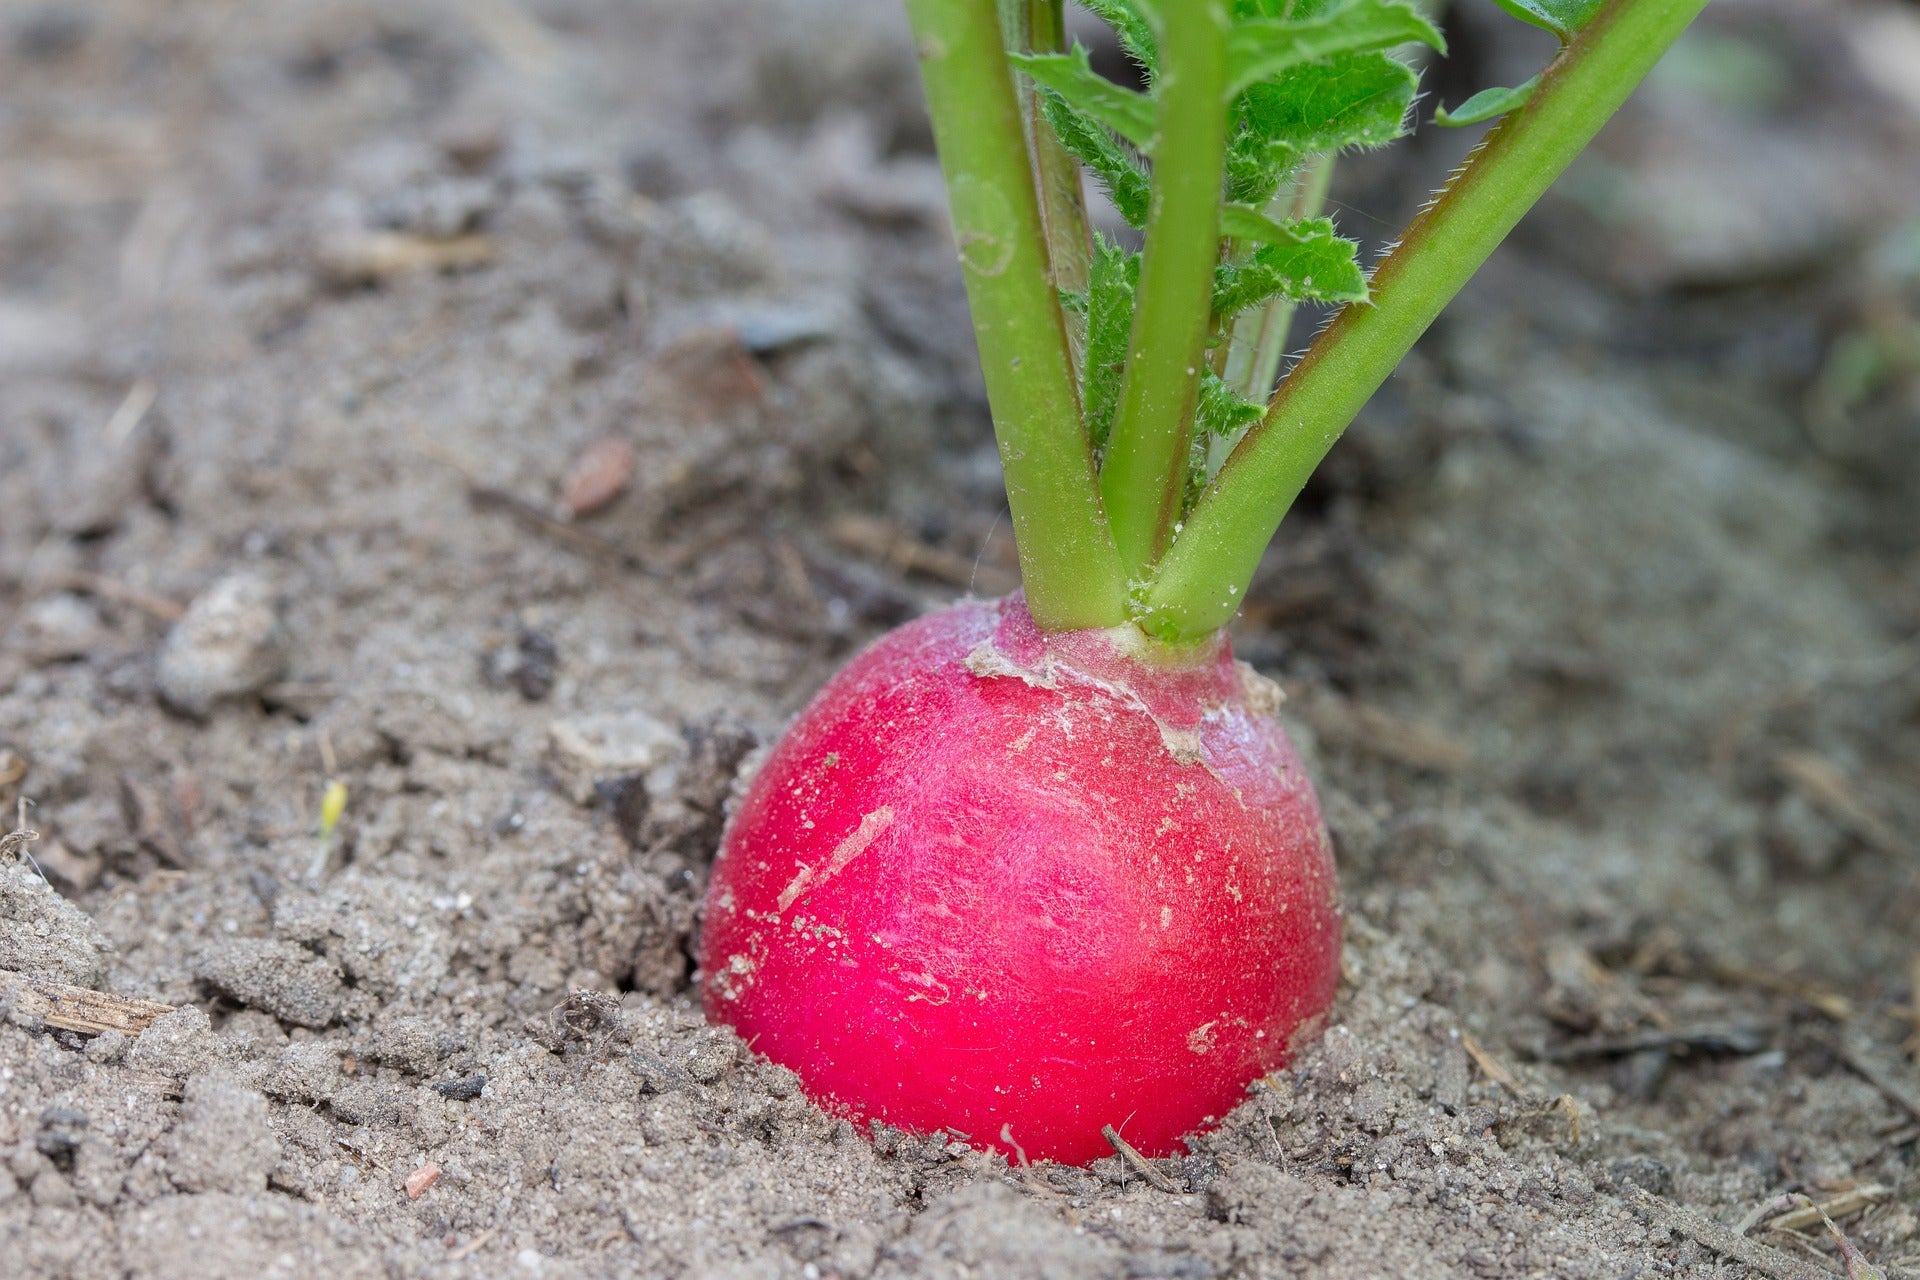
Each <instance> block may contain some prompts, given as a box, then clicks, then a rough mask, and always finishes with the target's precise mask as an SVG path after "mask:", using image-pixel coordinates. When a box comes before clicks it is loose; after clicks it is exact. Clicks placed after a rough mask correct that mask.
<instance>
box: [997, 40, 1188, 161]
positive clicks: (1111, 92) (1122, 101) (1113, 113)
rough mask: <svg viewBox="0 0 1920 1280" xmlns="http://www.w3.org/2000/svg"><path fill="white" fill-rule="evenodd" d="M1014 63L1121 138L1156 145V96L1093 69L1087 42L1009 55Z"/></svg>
mask: <svg viewBox="0 0 1920 1280" xmlns="http://www.w3.org/2000/svg"><path fill="white" fill-rule="evenodd" d="M1009 57H1010V58H1011V59H1012V61H1013V64H1014V65H1015V66H1017V67H1019V68H1020V69H1021V70H1022V71H1024V72H1026V73H1027V74H1028V75H1030V76H1032V77H1033V78H1034V79H1035V80H1037V81H1039V82H1040V83H1041V84H1043V85H1045V86H1046V87H1047V88H1049V89H1051V90H1053V91H1054V92H1055V93H1057V94H1059V95H1060V96H1061V97H1062V98H1065V99H1066V100H1067V105H1069V106H1071V107H1072V108H1073V109H1074V110H1075V111H1078V112H1079V113H1080V114H1081V115H1083V116H1086V117H1087V118H1089V119H1091V120H1097V121H1099V122H1100V123H1101V124H1103V125H1105V126H1106V127H1107V128H1109V129H1111V130H1113V131H1114V132H1115V133H1117V134H1119V135H1120V136H1121V137H1123V138H1125V139H1126V140H1127V141H1128V142H1131V143H1132V144H1133V145H1134V146H1136V147H1139V148H1140V149H1141V150H1142V151H1146V150H1148V149H1149V148H1150V147H1151V146H1152V144H1153V134H1154V127H1155V123H1156V121H1155V116H1156V112H1155V111H1154V107H1153V99H1151V98H1149V97H1147V95H1146V94H1144V93H1136V92H1135V91H1134V90H1132V89H1126V88H1122V87H1121V86H1119V85H1117V84H1115V83H1114V82H1113V81H1111V80H1108V79H1106V78H1105V77H1104V76H1102V75H1101V74H1100V73H1099V72H1097V71H1095V70H1094V69H1093V64H1092V63H1091V62H1089V61H1088V60H1087V49H1086V46H1085V45H1078V44H1076V45H1075V46H1073V48H1072V49H1071V50H1069V51H1068V52H1066V53H1016V54H1010V55H1009Z"/></svg>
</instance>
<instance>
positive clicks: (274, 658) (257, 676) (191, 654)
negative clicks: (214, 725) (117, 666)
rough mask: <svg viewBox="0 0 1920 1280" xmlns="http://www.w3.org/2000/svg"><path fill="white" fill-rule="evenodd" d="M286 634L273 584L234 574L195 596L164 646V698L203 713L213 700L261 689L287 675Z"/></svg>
mask: <svg viewBox="0 0 1920 1280" xmlns="http://www.w3.org/2000/svg"><path fill="white" fill-rule="evenodd" d="M286 669H287V633H286V629H285V628H284V627H283V626H282V625H281V621H280V612H279V607H278V603H277V601H276V600H275V598H274V592H273V588H272V587H271V586H270V585H269V584H268V583H267V582H266V581H265V580H264V579H263V578H260V577H259V576H257V575H255V574H251V573H244V572H242V573H233V574H229V575H228V576H226V577H224V578H222V579H220V580H219V581H218V582H216V583H214V584H213V585H212V586H210V587H208V588H207V589H206V590H205V591H202V592H201V593H200V594H199V595H197V596H195V597H194V600H193V603H192V604H191V605H189V606H187V612H186V616H184V617H183V618H181V619H180V621H178V622H176V623H174V624H173V629H172V630H170V631H169V632H167V638H166V641H165V642H164V643H163V644H162V646H161V649H160V663H159V668H158V670H157V672H156V678H157V680H158V682H159V687H160V697H161V699H162V700H163V701H164V702H165V703H166V704H167V705H168V706H169V707H171V708H173V709H174V710H175V711H178V712H179V713H180V714H182V715H187V716H193V717H196V718H198V717H203V716H205V715H207V714H208V712H210V711H212V709H213V707H214V704H216V703H218V702H220V701H222V700H224V699H228V698H238V697H243V696H245V695H247V694H249V693H254V692H257V691H258V690H259V689H261V688H263V687H264V686H266V685H267V684H270V683H271V682H272V681H274V680H276V679H278V678H279V677H280V676H281V675H283V674H285V672H286Z"/></svg>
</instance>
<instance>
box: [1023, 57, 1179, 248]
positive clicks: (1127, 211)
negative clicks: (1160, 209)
mask: <svg viewBox="0 0 1920 1280" xmlns="http://www.w3.org/2000/svg"><path fill="white" fill-rule="evenodd" d="M1041 110H1042V111H1044V112H1045V113H1046V117H1047V123H1048V124H1050V125H1052V126H1053V133H1054V136H1055V137H1057V138H1059V139H1060V145H1061V146H1063V147H1065V148H1066V149H1067V152H1068V154H1069V155H1071V156H1073V158H1074V159H1076V160H1078V161H1079V162H1080V163H1081V164H1084V165H1085V166H1087V168H1088V169H1090V170H1092V171H1093V175H1094V177H1096V178H1098V179H1099V180H1100V185H1102V186H1104V187H1105V188H1106V189H1107V195H1108V196H1110V197H1111V198H1112V200H1113V207H1114V208H1115V209H1117V210H1118V211H1119V213H1120V216H1121V217H1122V218H1125V219H1126V220H1127V224H1128V225H1129V226H1134V227H1144V226H1146V225H1147V206H1148V203H1149V201H1150V200H1151V198H1152V184H1151V183H1149V182H1148V180H1147V175H1146V174H1145V173H1144V172H1142V171H1141V168H1140V166H1139V165H1138V164H1136V163H1135V162H1134V159H1133V157H1132V156H1130V155H1128V154H1127V153H1126V151H1125V149H1124V148H1122V147H1121V146H1120V144H1119V143H1117V142H1115V141H1114V140H1113V135H1112V134H1110V133H1108V132H1107V131H1106V130H1105V129H1103V128H1102V127H1101V126H1099V125H1097V124H1095V123H1094V122H1093V121H1091V120H1089V119H1087V118H1086V117H1085V116H1083V115H1081V114H1079V113H1078V112H1077V111H1075V110H1074V109H1073V108H1072V107H1071V106H1068V105H1067V100H1066V99H1065V98H1062V97H1061V96H1060V95H1059V94H1057V93H1055V92H1054V91H1053V90H1051V89H1047V90H1045V91H1044V93H1043V97H1042V100H1041Z"/></svg>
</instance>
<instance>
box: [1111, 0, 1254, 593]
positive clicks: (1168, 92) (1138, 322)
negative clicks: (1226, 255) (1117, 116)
mask: <svg viewBox="0 0 1920 1280" xmlns="http://www.w3.org/2000/svg"><path fill="white" fill-rule="evenodd" d="M1227 73H1228V60H1227V7H1226V3H1225V0H1184V2H1183V3H1182V4H1180V5H1179V6H1178V7H1177V8H1176V9H1175V10H1174V11H1173V12H1172V13H1170V14H1169V15H1168V18H1167V22H1166V29H1165V31H1164V32H1163V33H1162V35H1161V47H1160V67H1159V74H1158V76H1157V77H1156V80H1155V84H1154V89H1155V95H1154V96H1155V97H1156V98H1157V99H1158V100H1159V104H1160V111H1159V118H1158V121H1157V125H1158V128H1157V132H1156V135H1155V138H1156V140H1157V143H1158V145H1156V146H1155V147H1153V148H1150V151H1151V153H1152V154H1153V156H1154V183H1153V202H1152V205H1151V207H1150V209H1149V211H1148V214H1147V240H1146V250H1145V256H1144V259H1143V261H1142V264H1141V268H1140V286H1139V289H1138V290H1137V292H1136V294H1135V305H1134V314H1133V332H1132V336H1131V337H1130V338H1129V340H1128V345H1127V362H1126V371H1125V373H1124V374H1123V375H1122V377H1121V382H1120V404H1119V409H1118V411H1117V413H1116V414H1115V416H1114V424H1113V431H1112V434H1111V435H1110V437H1109V438H1108V441H1107V450H1106V457H1105V461H1104V462H1103V463H1102V465H1101V469H1100V492H1101V496H1102V497H1103V498H1104V499H1105V501H1106V504H1107V515H1108V517H1109V519H1111V521H1112V522H1113V539H1114V543H1115V544H1116V545H1117V546H1118V547H1119V549H1120V558H1121V563H1122V564H1123V565H1125V567H1126V569H1127V571H1128V572H1129V573H1130V574H1132V575H1133V576H1134V577H1136V578H1144V577H1145V576H1146V573H1147V571H1148V570H1149V569H1150V568H1151V567H1152V565H1153V562H1154V561H1155V560H1157V559H1159V557H1160V553H1161V551H1162V550H1164V549H1165V547H1166V544H1167V540H1168V538H1169V537H1171V535H1172V532H1173V525H1174V523H1175V521H1176V520H1178V519H1179V515H1180V512H1179V502H1180V500H1181V498H1182V497H1183V496H1184V494H1185V481H1186V457H1187V447H1188V442H1189V440H1190V438H1191V433H1192V430H1193V410H1194V403H1195V400H1196V399H1197V397H1198V395H1199V391H1200V383H1199V377H1200V366H1201V363H1202V361H1203V360H1204V359H1205V356H1206V344H1207V333H1208V321H1209V319H1210V316H1211V308H1210V307H1209V305H1208V299H1209V297H1210V294H1211V289H1212V286H1213V274H1214V266H1215V263H1216V262H1217V261H1218V257H1219V248H1218V241H1219V236H1220V204H1221V200H1220V170H1221V167H1222V165H1223V164H1224V163H1225V161H1226V151H1227V121H1226V112H1225V111H1223V110H1221V99H1222V95H1223V93H1224V92H1225V90H1224V88H1223V83H1224V81H1225V79H1226V76H1227Z"/></svg>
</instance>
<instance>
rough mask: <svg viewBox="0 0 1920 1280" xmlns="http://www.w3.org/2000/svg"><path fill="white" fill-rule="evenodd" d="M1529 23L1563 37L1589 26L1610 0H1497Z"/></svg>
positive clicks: (1509, 11) (1498, 3)
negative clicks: (1595, 15) (1588, 23)
mask: <svg viewBox="0 0 1920 1280" xmlns="http://www.w3.org/2000/svg"><path fill="white" fill-rule="evenodd" d="M1493 2H1494V3H1495V4H1497V5H1499V6H1500V7H1501V8H1502V9H1505V10H1506V11H1507V12H1508V13H1510V14H1512V15H1513V16H1514V17H1516V18H1518V19H1520V21H1522V22H1525V23H1530V24H1531V25H1533V26H1536V27H1540V28H1542V29H1544V30H1547V31H1551V32H1553V34H1555V35H1557V36H1559V37H1560V38H1561V39H1562V40H1566V39H1569V38H1571V37H1572V35H1573V33H1574V32H1576V31H1578V30H1579V29H1580V28H1581V27H1584V26H1586V25H1587V22H1588V20H1589V19H1591V18H1592V17H1593V15H1594V14H1596V13H1598V12H1599V11H1600V6H1601V5H1602V4H1604V3H1606V0H1493Z"/></svg>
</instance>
